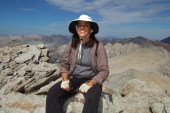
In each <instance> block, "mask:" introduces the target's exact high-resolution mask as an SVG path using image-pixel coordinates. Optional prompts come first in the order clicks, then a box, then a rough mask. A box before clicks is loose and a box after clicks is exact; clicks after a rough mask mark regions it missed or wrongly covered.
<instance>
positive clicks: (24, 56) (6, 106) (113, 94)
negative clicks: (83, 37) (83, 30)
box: [0, 44, 170, 113]
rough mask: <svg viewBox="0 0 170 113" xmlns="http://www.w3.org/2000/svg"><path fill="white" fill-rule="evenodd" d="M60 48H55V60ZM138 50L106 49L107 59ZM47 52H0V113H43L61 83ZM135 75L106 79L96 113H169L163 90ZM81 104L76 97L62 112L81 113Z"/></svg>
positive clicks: (26, 48)
mask: <svg viewBox="0 0 170 113" xmlns="http://www.w3.org/2000/svg"><path fill="white" fill-rule="evenodd" d="M64 47H65V46H62V47H60V48H58V52H57V54H59V55H58V57H59V59H58V60H60V55H61V53H62V51H63V49H64ZM108 47H109V48H110V50H109V48H108ZM112 47H113V48H115V50H114V49H111V48H112ZM116 48H117V49H116ZM138 49H140V46H138V45H135V46H133V44H129V45H126V47H124V45H121V44H115V45H107V47H106V50H107V53H108V55H109V53H111V51H112V53H111V54H110V58H113V57H114V56H119V55H123V54H124V53H125V54H128V53H130V52H132V51H133V50H134V51H136V50H138ZM48 51H49V50H48V49H45V48H44V45H43V44H39V45H28V44H26V45H22V46H16V47H12V48H10V47H7V46H6V47H3V48H0V95H1V96H0V113H45V101H46V93H47V92H48V90H49V88H50V87H51V86H52V85H54V84H55V83H57V82H58V81H60V80H61V79H60V77H59V71H58V70H59V68H58V66H57V65H56V64H51V63H48V60H49V55H48ZM115 51H116V52H115ZM125 54H124V55H125ZM110 67H111V66H110ZM164 67H165V66H162V67H161V71H163V69H164ZM166 68H168V67H167V65H166ZM110 69H112V68H110ZM166 70H167V69H166ZM135 75H136V76H137V75H138V76H139V72H137V71H136V70H133V69H129V70H127V71H125V72H123V73H120V74H116V75H109V80H107V81H106V83H104V86H103V92H102V96H101V99H100V103H99V107H98V109H99V113H170V97H169V95H168V94H167V92H166V91H165V89H164V88H162V87H160V86H159V85H157V84H155V83H152V82H148V81H141V80H139V79H136V78H135V77H134V76H135ZM142 75H143V73H141V76H142ZM111 80H113V81H111ZM111 83H112V84H111ZM83 103H84V96H83V95H82V94H77V95H75V97H72V98H70V99H69V100H68V101H66V103H65V105H64V111H65V112H66V113H81V110H82V108H83Z"/></svg>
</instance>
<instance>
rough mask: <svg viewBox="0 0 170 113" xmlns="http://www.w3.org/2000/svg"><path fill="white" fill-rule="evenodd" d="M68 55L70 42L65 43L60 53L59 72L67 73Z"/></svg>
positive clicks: (68, 67) (69, 53) (68, 66)
mask: <svg viewBox="0 0 170 113" xmlns="http://www.w3.org/2000/svg"><path fill="white" fill-rule="evenodd" d="M70 55H71V42H70V43H69V44H67V45H66V48H65V49H64V52H63V53H62V59H61V64H60V74H61V73H69V69H70Z"/></svg>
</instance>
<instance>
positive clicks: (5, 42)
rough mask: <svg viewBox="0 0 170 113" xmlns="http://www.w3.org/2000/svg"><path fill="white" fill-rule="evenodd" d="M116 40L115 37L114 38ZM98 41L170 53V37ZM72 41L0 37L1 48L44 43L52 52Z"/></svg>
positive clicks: (103, 39) (51, 37)
mask: <svg viewBox="0 0 170 113" xmlns="http://www.w3.org/2000/svg"><path fill="white" fill-rule="evenodd" d="M113 38H114V37H113ZM97 39H98V40H99V41H100V42H102V43H103V45H106V44H107V43H111V44H115V43H121V44H123V45H124V44H126V43H131V42H133V43H135V44H138V45H140V46H142V47H150V46H161V47H164V48H165V49H167V50H168V51H170V44H168V41H170V37H168V38H165V39H163V40H161V41H152V40H149V39H147V38H144V37H142V36H138V37H135V38H123V39H119V38H114V39H107V38H100V37H99V38H98V37H97ZM70 41H71V36H67V35H65V36H64V35H60V34H58V35H56V34H54V35H51V36H46V35H34V34H32V35H3V36H0V47H4V46H17V45H22V44H39V43H43V44H45V46H46V47H47V48H49V49H50V50H55V49H56V48H58V47H60V46H62V45H64V44H67V43H69V42H70Z"/></svg>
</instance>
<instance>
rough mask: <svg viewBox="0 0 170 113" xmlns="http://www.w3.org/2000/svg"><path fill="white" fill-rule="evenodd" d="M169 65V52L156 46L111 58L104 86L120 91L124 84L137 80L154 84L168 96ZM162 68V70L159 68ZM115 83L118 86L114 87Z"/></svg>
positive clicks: (169, 91)
mask: <svg viewBox="0 0 170 113" xmlns="http://www.w3.org/2000/svg"><path fill="white" fill-rule="evenodd" d="M106 49H107V48H106ZM169 63H170V54H169V52H168V51H167V50H165V49H164V48H161V47H156V46H152V47H148V48H141V49H137V50H136V51H134V52H131V53H128V54H125V55H120V56H116V57H113V58H111V59H109V68H110V74H109V78H108V79H107V82H106V85H107V86H109V87H110V88H112V89H113V90H120V91H121V89H119V88H120V87H121V86H123V84H124V83H126V82H127V81H128V80H130V79H134V78H137V79H140V80H142V81H149V82H153V83H156V84H158V85H159V86H161V87H162V88H163V89H164V90H165V91H167V92H168V94H170V84H169V83H170V65H169ZM162 66H163V68H161V67H162ZM165 67H166V69H165ZM165 73H166V74H165ZM120 80H121V82H120ZM117 81H119V82H120V83H119V85H118V84H116V86H114V83H116V82H117Z"/></svg>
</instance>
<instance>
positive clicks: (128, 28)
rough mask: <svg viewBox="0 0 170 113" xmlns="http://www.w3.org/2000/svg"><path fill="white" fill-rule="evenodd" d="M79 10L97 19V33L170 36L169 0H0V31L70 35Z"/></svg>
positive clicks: (146, 36)
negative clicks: (71, 24)
mask: <svg viewBox="0 0 170 113" xmlns="http://www.w3.org/2000/svg"><path fill="white" fill-rule="evenodd" d="M81 14H87V15H89V16H91V17H92V18H93V20H94V21H96V22H98V24H99V26H100V32H99V33H98V34H97V36H98V37H105V36H114V37H119V38H129V37H137V36H143V37H145V38H148V39H151V40H155V39H157V40H161V39H164V38H166V37H169V36H170V0H0V15H1V16H0V34H9V35H29V34H37V35H52V34H62V35H71V33H69V31H68V29H67V28H68V24H69V22H70V21H71V20H74V19H77V18H78V17H79V16H80V15H81Z"/></svg>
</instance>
